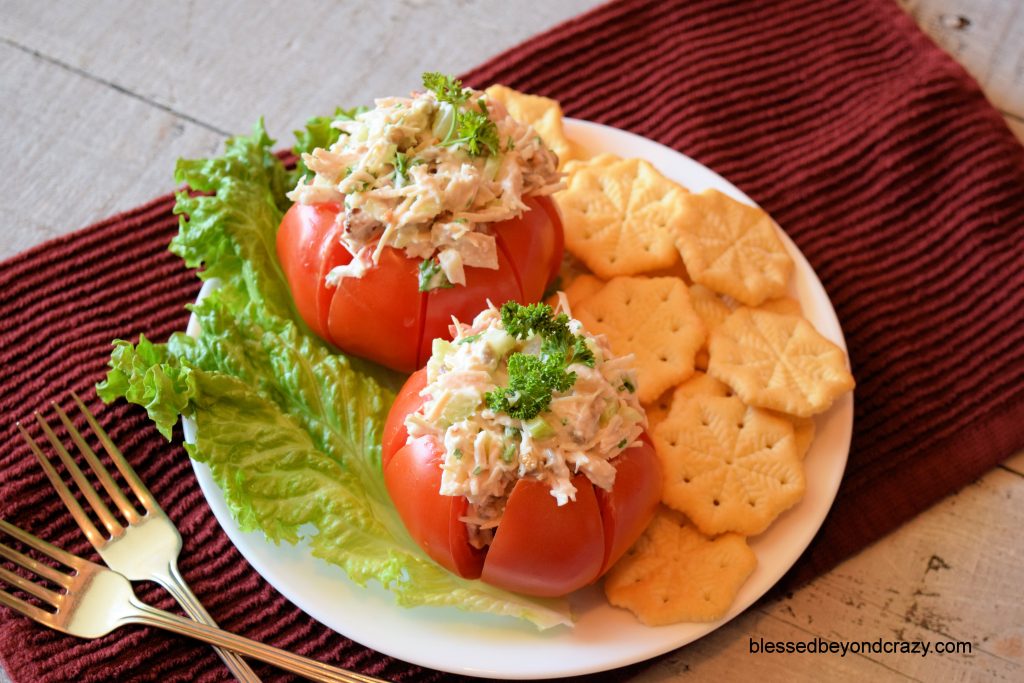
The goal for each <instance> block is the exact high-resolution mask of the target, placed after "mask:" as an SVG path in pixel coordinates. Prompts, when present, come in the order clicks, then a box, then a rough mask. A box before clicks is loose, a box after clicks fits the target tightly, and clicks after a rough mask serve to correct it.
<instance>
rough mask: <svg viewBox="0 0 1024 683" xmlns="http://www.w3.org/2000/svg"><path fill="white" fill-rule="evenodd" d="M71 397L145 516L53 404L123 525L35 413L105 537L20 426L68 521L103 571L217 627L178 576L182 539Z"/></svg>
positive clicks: (248, 682)
mask: <svg viewBox="0 0 1024 683" xmlns="http://www.w3.org/2000/svg"><path fill="white" fill-rule="evenodd" d="M71 397H72V398H73V399H74V401H75V403H76V404H77V405H78V408H79V410H81V411H82V414H83V415H84V416H85V419H86V420H87V421H88V423H89V426H90V427H91V428H92V431H93V432H94V433H95V434H96V436H97V437H98V438H99V440H100V443H101V444H103V449H104V450H105V451H106V452H107V454H108V455H109V456H110V459H111V460H112V461H113V462H114V465H115V466H116V467H117V469H118V470H119V471H120V472H121V474H122V475H123V476H124V479H125V481H126V482H128V486H129V487H130V488H131V489H132V491H133V492H134V493H135V497H136V498H137V499H138V501H139V502H140V503H142V507H143V509H144V510H145V514H143V515H140V514H139V513H138V511H137V510H136V508H135V506H134V505H133V504H132V503H131V502H130V501H129V500H128V498H127V497H126V496H125V495H124V493H123V492H122V491H121V487H120V486H118V484H117V482H115V481H114V478H113V477H111V476H110V472H109V471H107V468H106V467H104V466H103V463H102V462H100V460H99V458H98V457H96V453H95V452H94V451H93V450H92V448H90V447H89V444H87V443H86V441H85V439H84V438H82V435H81V433H80V432H79V431H78V430H77V429H76V428H75V425H74V424H73V423H72V422H71V420H70V419H68V416H67V414H66V413H65V412H64V411H63V410H61V408H60V406H58V405H57V404H56V403H54V404H53V407H54V409H55V410H56V411H57V415H58V416H59V417H60V421H61V422H63V423H64V427H65V428H66V429H67V431H68V434H70V435H71V439H72V441H74V442H75V444H76V445H77V446H78V449H79V450H80V451H81V452H82V455H83V456H84V457H85V460H86V462H87V463H88V464H89V467H90V468H91V469H92V471H93V472H94V473H95V474H96V477H97V478H98V479H99V481H100V483H101V484H102V485H103V488H104V489H106V491H107V494H108V495H109V496H110V498H111V500H112V501H113V503H114V505H116V506H117V508H118V509H119V510H120V511H121V514H122V515H123V516H124V519H125V520H126V521H127V522H128V525H127V526H124V525H122V524H121V523H120V522H119V521H118V520H117V518H116V517H115V516H114V514H113V513H112V512H111V511H110V508H108V507H107V505H106V504H105V503H104V502H103V500H102V499H101V498H100V496H99V494H98V492H97V491H96V490H95V489H94V488H93V487H92V485H90V484H89V481H88V479H86V477H85V475H84V474H83V473H82V470H81V469H79V467H78V465H77V464H76V463H75V461H74V459H72V457H71V455H70V454H69V453H68V451H67V449H65V448H64V445H63V444H62V443H61V442H60V440H59V439H58V438H57V436H56V434H54V433H53V430H52V429H51V428H50V425H49V424H48V423H47V422H46V420H44V419H43V418H42V416H40V415H39V413H36V414H35V417H36V420H37V421H38V422H39V425H40V426H41V427H42V428H43V433H45V434H46V438H47V440H48V441H49V442H50V445H51V446H52V447H53V449H54V450H55V451H56V452H57V455H58V456H60V459H61V461H62V462H63V463H64V467H65V468H67V470H68V472H69V473H70V474H71V478H72V479H74V480H75V483H76V484H77V485H78V488H79V490H81V492H82V494H83V495H84V496H85V499H86V500H87V501H88V503H89V506H90V507H91V508H92V510H93V512H95V513H96V516H97V517H98V518H99V520H100V523H101V524H102V525H103V527H104V528H105V529H106V535H105V534H102V533H100V531H99V530H98V529H97V528H96V526H95V525H94V524H93V523H92V520H90V519H89V516H88V515H87V514H86V513H85V511H84V510H83V509H82V506H81V505H79V504H78V501H77V500H76V499H75V497H74V495H73V494H72V493H71V491H70V490H68V487H67V486H66V485H65V484H64V481H63V480H62V479H61V478H60V475H58V474H57V471H56V470H55V469H54V468H53V465H52V464H51V463H50V460H49V458H47V457H46V456H45V455H44V454H43V452H42V450H40V448H39V447H38V446H37V445H36V442H35V440H34V439H32V437H31V436H29V434H28V432H27V431H25V428H24V427H22V426H21V424H20V423H19V424H18V429H19V430H20V431H21V435H22V436H23V437H24V438H25V441H27V442H28V445H29V447H30V448H31V449H32V452H33V453H34V454H35V456H36V458H37V459H38V460H39V464H40V465H42V467H43V471H44V472H46V476H47V478H48V479H49V480H50V483H51V484H53V487H54V488H55V489H57V493H58V494H59V495H60V498H61V500H63V501H64V504H65V505H66V506H67V508H68V510H70V511H71V516H72V517H74V518H75V521H76V522H78V526H79V527H81V529H82V532H83V533H85V536H86V538H88V539H89V542H90V543H92V545H93V547H94V548H96V551H97V552H98V553H99V555H100V557H102V558H103V561H104V562H105V563H106V564H107V566H108V567H110V568H111V569H113V570H114V571H115V572H117V573H119V574H121V575H123V576H124V577H125V578H127V579H129V580H131V581H146V580H148V581H155V582H156V583H158V584H160V585H161V586H163V587H164V588H165V589H167V591H168V592H169V593H170V594H171V595H172V596H174V599H175V600H177V601H178V604H179V605H181V606H182V608H183V609H184V610H185V612H186V613H187V614H188V615H189V616H191V617H192V618H193V619H195V620H196V621H201V622H203V623H205V624H209V625H210V626H216V625H217V624H216V622H215V621H214V620H213V618H212V617H211V616H210V615H209V613H207V611H206V610H205V609H204V608H203V606H202V604H201V603H200V602H199V600H198V599H197V598H196V596H195V594H193V593H192V591H191V589H189V587H188V584H187V583H185V579H184V578H182V576H181V573H180V572H179V571H178V561H177V560H178V555H179V554H180V552H181V534H179V533H178V529H177V527H175V526H174V523H173V522H171V520H170V519H169V518H168V517H167V515H166V514H165V513H164V511H163V509H162V508H161V507H160V504H159V503H157V501H156V498H154V497H153V494H151V493H150V492H149V489H147V488H146V485H145V484H143V483H142V480H141V479H139V477H138V475H136V474H135V470H133V469H132V467H131V465H129V464H128V461H127V460H125V458H124V456H123V455H122V454H121V451H120V450H119V449H118V448H117V446H116V445H114V442H113V441H112V440H111V439H110V437H109V436H108V435H107V433H106V432H105V431H104V430H103V428H102V427H100V425H99V423H98V422H97V421H96V418H95V417H94V416H93V414H92V413H91V412H89V409H88V408H86V407H85V404H84V403H82V400H81V399H80V398H78V395H77V394H75V393H74V392H71ZM215 649H216V651H217V654H218V655H219V656H220V658H221V660H223V661H224V663H225V664H226V665H227V667H228V669H230V670H231V673H233V674H234V675H235V678H237V679H238V680H239V681H241V682H242V683H259V681H260V678H259V677H258V676H257V675H256V673H255V672H254V671H253V670H252V669H251V668H249V665H248V664H246V663H245V660H243V659H242V658H241V657H239V656H238V655H237V654H235V653H234V652H231V651H228V650H222V649H220V648H215Z"/></svg>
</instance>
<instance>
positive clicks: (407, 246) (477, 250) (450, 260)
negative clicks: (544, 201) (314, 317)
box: [288, 73, 562, 290]
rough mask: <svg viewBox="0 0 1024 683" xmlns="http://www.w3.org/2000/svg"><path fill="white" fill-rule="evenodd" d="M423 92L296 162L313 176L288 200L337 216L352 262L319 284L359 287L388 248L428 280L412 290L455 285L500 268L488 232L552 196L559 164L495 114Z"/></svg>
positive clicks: (442, 87)
mask: <svg viewBox="0 0 1024 683" xmlns="http://www.w3.org/2000/svg"><path fill="white" fill-rule="evenodd" d="M423 84H424V88H425V90H424V92H420V93H413V94H412V95H411V96H410V97H387V98H382V99H378V100H376V102H375V107H374V108H373V109H371V110H367V111H363V112H361V113H358V114H355V115H354V116H352V117H351V118H345V117H343V118H341V119H339V120H336V121H335V122H334V123H333V124H332V126H333V127H334V128H337V129H338V130H339V131H340V132H341V135H340V137H339V139H338V141H337V142H336V143H334V144H333V145H331V146H330V148H329V149H324V148H317V149H315V150H314V151H313V152H312V153H311V154H304V155H303V161H304V162H305V164H306V167H307V168H309V170H310V171H312V172H313V174H314V175H313V176H312V178H302V179H300V180H299V181H298V184H297V185H296V187H295V189H294V190H292V191H291V192H289V193H288V197H289V199H291V200H292V201H294V202H299V203H303V204H318V203H326V202H331V203H336V204H338V205H340V206H341V207H342V208H343V210H342V211H341V212H339V214H338V218H337V220H338V221H339V222H341V223H342V224H343V225H342V227H343V231H342V236H341V241H342V244H344V246H345V248H346V249H347V250H348V251H349V253H350V254H352V255H353V262H352V263H350V264H348V265H346V266H340V267H338V268H335V269H334V270H332V271H331V272H330V273H329V274H328V275H327V281H328V284H331V285H334V284H336V283H337V282H338V281H339V280H340V279H341V278H344V277H361V276H362V274H363V273H364V272H365V271H366V270H367V269H368V268H370V267H372V266H373V265H375V264H376V263H378V262H379V259H380V255H381V252H382V251H383V249H384V248H385V247H388V246H390V247H394V248H397V249H402V250H404V251H405V253H406V255H407V256H408V257H409V258H422V259H424V263H430V264H431V265H430V266H429V267H430V268H433V269H434V270H435V272H436V275H434V276H432V277H430V278H426V279H424V278H422V277H421V289H424V290H426V289H432V288H435V287H440V286H452V285H453V284H459V285H464V284H465V282H466V278H465V268H466V267H477V268H490V269H497V268H498V249H497V244H496V241H495V237H494V235H493V234H492V233H491V232H490V229H489V224H491V223H496V222H499V221H504V220H509V219H512V218H516V217H518V216H520V215H522V213H523V212H524V211H527V210H529V207H528V206H527V205H526V204H525V203H524V201H523V200H524V198H525V197H529V196H544V195H550V194H552V193H554V192H556V191H558V190H559V189H561V188H562V179H561V174H560V173H559V172H558V170H557V169H558V158H557V156H556V155H555V154H554V153H553V152H552V151H551V150H550V149H548V147H547V146H545V145H544V143H543V141H542V140H541V138H540V136H538V135H537V133H536V131H534V129H533V128H532V127H530V126H528V125H525V124H522V123H520V122H518V121H516V120H515V119H513V118H512V117H511V116H510V115H509V114H508V111H507V110H506V109H505V107H504V105H502V104H501V103H500V102H498V101H496V100H492V99H490V98H488V97H487V95H486V94H485V93H483V92H480V91H477V90H473V89H471V88H463V87H462V84H461V82H460V81H458V80H456V79H453V78H451V77H448V76H443V75H441V74H437V73H428V74H424V76H423Z"/></svg>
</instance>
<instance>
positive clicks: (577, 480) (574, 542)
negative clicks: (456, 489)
mask: <svg viewBox="0 0 1024 683" xmlns="http://www.w3.org/2000/svg"><path fill="white" fill-rule="evenodd" d="M572 484H573V486H575V487H576V500H575V502H569V503H567V504H565V505H558V502H557V501H556V500H555V498H554V497H553V496H552V495H551V488H550V487H549V486H548V485H547V484H545V483H543V482H541V481H538V480H536V479H520V480H519V481H518V482H516V485H515V487H514V488H513V489H512V495H511V496H509V499H508V503H507V505H506V507H505V514H504V515H502V518H501V523H500V524H499V525H498V530H497V531H496V532H495V534H494V540H493V541H492V542H491V545H490V548H489V549H488V551H487V559H486V560H485V561H484V569H483V573H482V574H481V578H482V579H483V580H484V581H486V582H487V583H489V584H491V585H493V586H498V587H499V588H505V589H507V590H511V591H516V592H518V593H527V594H529V595H537V596H542V597H554V596H556V595H565V594H566V593H568V592H570V591H573V590H576V589H577V588H579V587H580V586H584V585H586V584H588V583H591V582H592V581H594V580H595V579H596V578H597V577H598V575H599V572H600V571H601V565H602V563H603V561H604V554H605V553H604V547H605V544H604V541H603V537H604V530H603V528H602V524H601V512H600V510H599V509H598V504H597V497H596V496H595V495H594V486H593V484H591V483H590V480H589V479H587V477H586V475H583V474H577V475H575V476H574V477H573V478H572Z"/></svg>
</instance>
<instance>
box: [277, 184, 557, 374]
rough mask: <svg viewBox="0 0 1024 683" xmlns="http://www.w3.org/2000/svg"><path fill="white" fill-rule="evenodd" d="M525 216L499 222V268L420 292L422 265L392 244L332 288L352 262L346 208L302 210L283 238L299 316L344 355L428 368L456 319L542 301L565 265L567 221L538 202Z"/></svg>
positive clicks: (281, 255) (533, 200) (530, 201)
mask: <svg viewBox="0 0 1024 683" xmlns="http://www.w3.org/2000/svg"><path fill="white" fill-rule="evenodd" d="M525 202H526V204H527V205H528V206H529V207H530V211H526V212H525V213H524V214H523V215H522V216H521V217H519V218H515V219H512V220H508V221H503V222H501V223H495V224H493V225H491V230H492V231H493V233H494V236H495V240H496V241H497V244H498V264H499V267H498V269H497V270H491V269H488V268H466V269H465V270H466V284H465V285H456V286H454V287H452V288H450V289H435V290H432V291H430V292H421V291H419V265H420V263H421V261H422V259H418V258H416V259H410V258H406V256H405V254H404V252H402V251H399V250H396V249H392V248H390V247H388V248H385V249H384V250H383V252H382V253H381V259H380V262H379V263H378V264H377V265H376V266H375V267H374V268H372V269H370V270H368V271H367V272H366V274H365V275H364V276H363V277H361V278H350V277H347V278H344V279H342V280H341V282H340V283H339V284H338V285H337V286H336V287H328V286H327V284H326V281H325V278H326V276H327V273H329V272H330V271H331V269H332V268H335V267H336V266H340V265H345V264H346V263H348V262H349V261H350V260H351V259H352V256H351V255H350V254H349V253H348V251H347V250H346V249H345V247H343V246H342V245H341V243H340V241H339V237H340V236H341V230H342V228H341V225H340V224H339V223H338V222H337V220H336V219H337V216H338V213H339V212H340V211H341V207H340V206H339V205H338V204H319V205H314V206H310V205H304V204H294V205H292V207H291V208H290V209H289V210H288V212H287V213H286V214H285V216H284V219H283V220H282V221H281V227H280V229H279V230H278V233H277V256H278V259H279V260H280V262H281V268H282V270H283V271H284V274H285V277H286V278H287V280H288V285H289V287H290V288H291V291H292V297H293V298H294V300H295V307H296V309H297V310H298V313H299V315H300V316H301V317H302V319H303V320H304V321H305V322H306V324H307V325H309V327H310V328H311V329H312V330H313V331H314V332H316V334H318V335H319V336H320V337H322V338H323V339H326V340H327V341H329V342H331V343H332V344H334V345H335V346H337V347H338V348H340V349H342V350H343V351H346V352H349V353H353V354H355V355H358V356H362V357H364V358H368V359H370V360H372V361H375V362H377V363H380V364H382V365H386V366H388V367H390V368H394V369H395V370H401V371H403V372H412V371H413V370H415V369H416V368H418V367H420V366H421V365H423V364H424V363H426V362H427V358H429V357H430V348H431V342H432V341H433V339H434V338H435V337H444V338H449V336H450V335H449V334H448V326H449V325H450V324H451V318H452V316H453V315H454V316H456V317H457V318H459V320H462V321H463V322H469V321H470V320H472V319H473V317H475V316H476V314H477V313H479V312H480V311H481V310H483V308H484V307H485V306H486V304H487V301H488V299H489V300H491V301H493V302H495V303H503V302H505V301H509V300H515V301H518V302H520V303H530V302H532V301H537V300H539V299H540V297H541V295H542V294H543V293H544V290H545V289H546V287H547V286H548V284H550V283H551V282H552V281H553V280H554V278H555V276H556V275H557V273H558V268H559V265H560V264H561V261H562V247H563V236H562V223H561V220H560V218H559V215H558V210H557V208H555V205H554V202H552V200H551V199H549V198H547V197H528V198H526V200H525Z"/></svg>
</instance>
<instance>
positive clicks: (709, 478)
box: [653, 394, 805, 536]
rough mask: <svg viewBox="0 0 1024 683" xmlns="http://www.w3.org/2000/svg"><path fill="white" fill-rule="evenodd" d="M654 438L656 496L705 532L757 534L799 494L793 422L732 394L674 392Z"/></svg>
mask: <svg viewBox="0 0 1024 683" xmlns="http://www.w3.org/2000/svg"><path fill="white" fill-rule="evenodd" d="M653 440H654V447H655V452H656V453H657V455H658V458H659V460H660V461H661V464H662V471H663V475H664V480H663V481H664V489H663V495H662V501H663V502H664V503H666V504H667V505H669V506H670V507H672V508H674V509H676V510H679V511H680V512H683V513H685V514H686V515H687V516H688V517H689V518H690V519H691V520H693V522H694V524H696V525H697V528H699V529H700V530H701V531H702V532H704V533H706V534H711V535H714V534H720V533H725V532H729V531H734V532H736V533H740V534H744V535H748V536H753V535H756V534H759V533H761V532H762V531H764V530H765V529H767V528H768V526H769V525H770V524H771V523H772V521H774V520H775V518H776V517H777V516H778V515H779V514H781V513H782V512H783V511H784V510H787V509H788V508H790V507H792V506H793V505H795V504H796V503H797V501H799V500H800V498H801V497H802V496H803V493H804V487H805V481H804V472H803V466H802V465H801V462H800V459H799V458H798V457H797V453H796V445H795V442H794V436H793V426H792V424H790V423H789V421H787V420H785V419H783V418H780V417H776V416H773V415H771V414H770V413H769V412H768V411H765V410H761V409H759V408H751V407H749V406H746V405H744V404H743V402H742V401H741V400H740V399H739V398H737V397H735V396H712V395H707V394H694V395H689V396H687V395H677V396H674V397H673V401H672V410H671V412H670V413H669V415H668V417H667V418H665V419H664V420H663V421H662V422H661V424H659V425H658V427H657V429H655V430H654V434H653Z"/></svg>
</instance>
